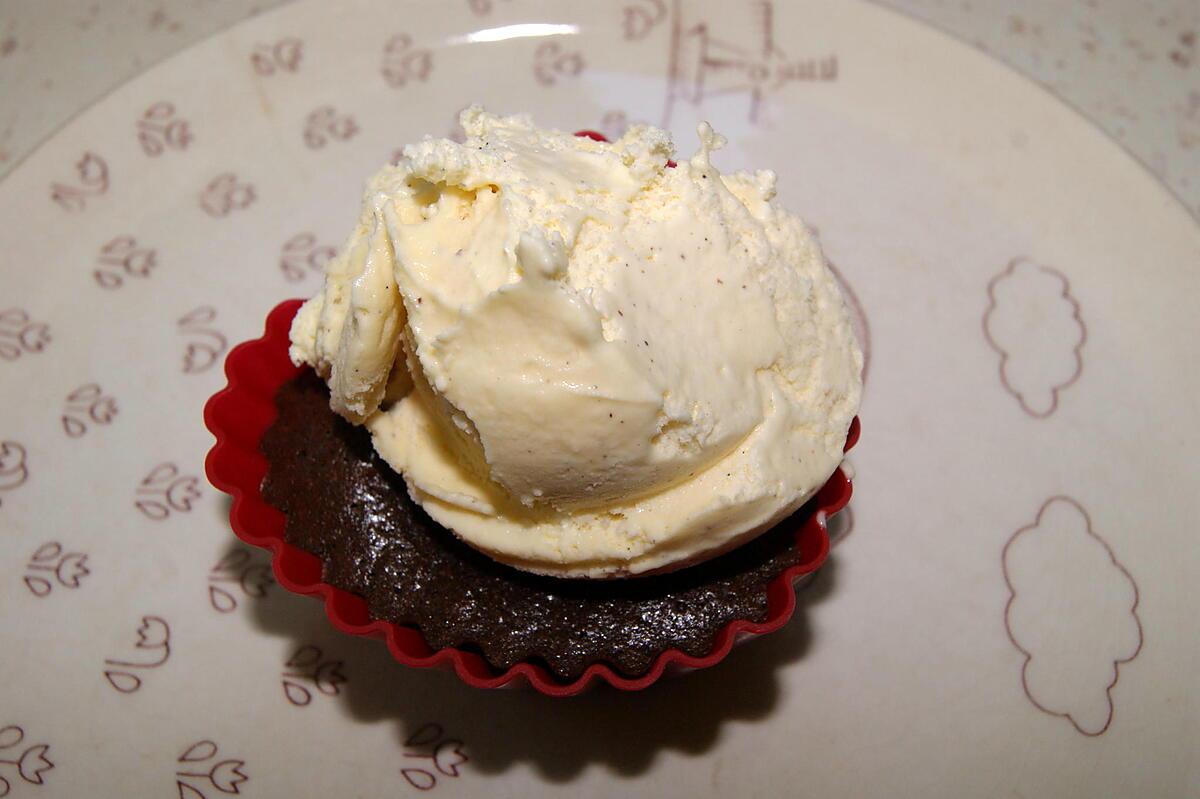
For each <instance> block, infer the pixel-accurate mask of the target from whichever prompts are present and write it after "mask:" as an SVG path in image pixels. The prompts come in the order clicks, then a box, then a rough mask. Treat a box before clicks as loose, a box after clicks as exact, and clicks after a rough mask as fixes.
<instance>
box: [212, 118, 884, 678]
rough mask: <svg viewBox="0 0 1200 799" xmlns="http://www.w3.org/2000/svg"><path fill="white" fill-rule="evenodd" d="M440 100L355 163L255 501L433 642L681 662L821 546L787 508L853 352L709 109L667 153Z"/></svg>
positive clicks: (299, 315) (665, 143)
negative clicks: (406, 137) (415, 129)
mask: <svg viewBox="0 0 1200 799" xmlns="http://www.w3.org/2000/svg"><path fill="white" fill-rule="evenodd" d="M461 122H462V125H463V128H464V130H465V131H466V134H467V136H466V140H465V141H464V142H463V143H457V142H454V141H450V140H445V139H425V140H424V141H421V142H419V143H417V144H413V145H410V146H409V147H406V148H405V149H404V151H403V157H402V158H401V159H400V160H399V162H398V163H397V164H395V165H394V166H388V167H386V168H384V169H383V171H381V172H380V173H379V174H378V175H376V176H375V177H374V178H373V179H372V180H371V181H370V183H369V185H368V187H367V190H366V193H365V197H364V201H363V206H362V212H361V214H360V217H359V220H358V224H357V226H356V228H355V230H354V231H353V233H352V234H351V236H350V238H349V240H348V241H347V243H346V245H345V246H344V248H343V249H342V251H341V252H340V253H339V255H338V256H337V257H335V258H334V259H332V260H331V261H330V262H329V264H328V266H327V268H326V276H325V283H324V286H323V288H322V290H321V291H319V292H318V293H317V294H316V295H315V296H314V297H312V298H311V299H310V300H308V301H307V302H306V303H304V305H303V306H302V307H300V308H299V310H298V311H297V312H296V313H295V317H294V321H292V323H291V327H290V348H289V355H290V358H291V361H292V362H293V363H294V364H295V365H296V366H297V367H305V369H304V371H303V372H302V373H301V374H300V375H299V376H298V377H296V378H295V379H292V380H288V381H287V382H285V383H284V384H283V385H282V387H281V388H280V389H279V391H278V393H277V394H276V395H275V397H274V405H275V409H274V410H275V413H276V418H275V419H274V420H273V421H272V422H271V423H270V425H269V426H268V428H267V429H266V430H265V433H264V434H263V435H262V437H261V452H262V454H263V455H264V456H265V457H266V460H267V467H266V475H265V479H264V480H263V483H262V498H263V499H265V501H266V502H267V503H268V504H270V505H272V506H273V507H275V508H278V509H279V510H281V511H282V512H283V513H284V514H285V516H286V520H287V521H286V539H287V541H288V542H289V543H290V544H292V545H295V546H298V547H300V548H301V549H303V550H305V551H307V552H311V553H313V554H315V555H317V556H318V557H319V558H320V559H321V561H322V563H323V577H322V579H323V580H324V581H325V582H327V583H331V584H333V585H336V586H339V587H340V588H342V589H344V590H346V591H350V592H352V593H354V594H356V595H358V596H360V597H363V598H364V599H365V601H366V603H367V605H368V606H369V608H370V614H371V616H372V617H374V618H379V619H386V620H387V621H389V622H392V623H396V624H401V625H413V626H415V627H416V628H418V629H419V630H420V632H421V634H422V636H423V637H424V639H425V640H426V642H427V643H428V644H429V646H430V647H432V648H443V647H449V648H453V647H463V648H466V649H467V650H469V651H474V652H478V653H479V654H480V655H481V656H482V657H483V658H484V659H486V661H487V662H488V663H489V664H490V665H491V666H492V667H494V668H496V669H506V668H511V667H513V666H514V665H516V664H521V663H526V662H534V663H537V664H538V665H539V667H545V668H548V669H549V670H550V672H551V673H552V674H553V675H554V676H555V677H556V678H558V679H560V680H569V679H573V678H577V677H578V676H579V675H580V674H582V673H584V672H585V670H587V669H588V668H589V667H593V666H595V665H596V664H605V666H604V667H605V668H607V667H608V666H611V667H613V668H615V669H616V671H617V672H619V673H620V674H623V675H626V676H630V675H638V674H641V673H645V672H646V671H647V670H648V669H651V668H652V667H653V666H654V664H655V663H656V662H657V661H658V660H660V659H661V657H662V655H663V653H664V652H668V651H672V650H675V651H681V652H684V653H686V654H688V655H690V656H692V657H701V656H703V655H704V654H705V653H707V652H709V651H710V650H711V649H712V648H713V645H714V641H715V640H716V639H717V638H719V637H720V636H721V634H722V632H728V630H727V628H728V627H729V626H730V625H731V624H733V623H735V622H739V621H741V622H750V623H762V622H763V621H764V620H765V619H766V618H767V617H768V615H769V608H768V605H769V604H770V603H769V602H768V594H769V593H770V586H771V583H772V581H773V580H776V579H777V578H779V577H780V575H782V574H785V573H788V572H789V570H791V571H792V572H793V573H794V572H795V570H796V567H797V566H798V565H799V564H800V563H801V562H804V563H807V564H808V565H809V566H811V567H812V568H815V565H814V564H813V563H812V561H813V558H814V556H815V555H818V554H819V555H820V556H822V557H823V554H824V548H823V547H821V546H818V547H817V549H819V550H820V552H819V553H817V552H816V551H815V550H814V549H813V547H812V546H811V545H810V546H807V547H806V546H803V545H802V542H801V541H800V538H799V537H798V536H797V535H796V528H797V527H798V526H799V527H804V526H805V525H807V524H808V523H809V522H810V521H811V520H810V519H809V518H808V517H809V516H812V515H813V513H815V514H816V516H818V517H820V518H819V519H817V520H816V521H817V522H818V525H817V526H818V527H823V524H824V513H823V512H818V511H815V510H813V509H812V507H811V505H810V506H806V503H809V502H810V500H813V498H814V496H816V495H817V494H818V492H819V491H820V490H821V489H822V487H823V486H827V483H828V484H832V483H833V482H834V480H832V479H831V478H840V479H841V480H842V481H844V482H845V485H844V487H845V493H846V497H848V491H849V484H848V481H845V478H844V476H843V475H841V473H840V471H838V466H839V464H840V463H841V460H842V457H843V452H844V450H845V449H846V448H847V446H848V444H852V443H853V442H852V441H848V435H850V431H851V422H852V420H854V418H855V414H856V412H857V409H858V404H859V399H860V396H861V389H862V380H861V371H862V355H861V352H860V351H859V348H858V346H857V344H856V342H855V340H854V334H853V332H852V329H851V322H850V318H849V315H848V313H847V310H846V307H845V304H844V302H843V299H842V297H841V294H840V293H839V290H838V287H837V284H836V282H835V280H834V277H833V275H832V273H831V272H830V270H829V268H828V266H827V265H826V262H825V260H824V258H823V256H822V254H821V251H820V248H819V246H818V244H817V242H816V240H815V239H814V237H813V236H812V235H811V234H810V232H809V231H808V229H807V228H806V227H805V226H804V224H803V223H802V222H801V221H800V220H799V219H798V218H797V217H796V216H794V215H792V214H790V213H788V212H787V211H785V210H783V209H782V208H780V207H779V206H778V205H777V204H776V203H775V202H774V200H773V198H774V195H775V176H774V174H773V173H771V172H769V171H760V172H757V173H741V172H739V173H734V174H722V173H721V172H720V171H719V170H718V169H717V168H716V167H715V166H714V165H713V163H712V158H711V157H712V154H713V152H715V151H716V150H718V149H719V148H720V147H721V146H722V145H723V143H724V140H723V139H722V137H720V136H719V135H717V134H716V133H714V132H713V131H712V130H711V128H709V127H708V126H707V125H701V126H700V128H699V139H700V147H699V150H698V152H697V153H696V154H695V155H694V156H693V157H692V158H691V159H688V160H681V161H679V163H675V161H673V160H672V159H673V157H674V150H673V145H672V142H671V139H670V137H669V135H668V134H667V133H666V132H665V131H662V130H659V129H657V128H653V127H649V126H634V127H631V128H630V129H629V131H628V132H627V133H626V134H625V135H624V136H622V137H621V138H620V139H618V140H616V141H614V142H607V141H603V140H598V138H599V137H596V138H592V137H585V136H576V135H572V134H569V133H564V132H560V131H555V130H548V129H543V128H540V127H538V126H536V125H535V124H534V123H533V122H532V121H531V120H530V119H529V118H528V117H525V116H513V117H499V116H494V115H492V114H489V113H487V112H485V111H483V110H482V109H480V108H477V107H473V108H470V109H468V110H467V111H465V112H463V115H462V118H461ZM268 332H270V331H268ZM231 360H232V356H231ZM231 375H232V370H231ZM218 435H219V434H218ZM846 497H842V498H841V500H840V501H841V504H844V502H845V498H846ZM837 507H840V505H837ZM806 508H807V509H808V512H807V513H806V510H805V509H806ZM820 532H821V535H824V530H823V529H821V531H820ZM810 543H811V542H810ZM819 543H822V544H824V546H827V540H826V539H822V541H821V542H819ZM818 560H819V558H818ZM808 570H811V568H810V569H808ZM789 590H790V588H789ZM788 610H789V612H790V606H789V608H788Z"/></svg>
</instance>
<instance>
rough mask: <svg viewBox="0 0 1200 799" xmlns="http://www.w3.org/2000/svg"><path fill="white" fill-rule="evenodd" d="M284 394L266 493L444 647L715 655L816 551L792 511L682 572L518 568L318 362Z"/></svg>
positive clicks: (358, 586)
mask: <svg viewBox="0 0 1200 799" xmlns="http://www.w3.org/2000/svg"><path fill="white" fill-rule="evenodd" d="M275 404H276V407H277V409H278V411H279V416H278V418H277V419H276V421H275V422H274V423H273V425H272V426H271V427H270V428H269V429H268V431H267V433H266V435H265V436H264V437H263V439H262V442H261V451H262V452H263V454H264V455H265V456H266V458H267V460H268V462H269V464H270V465H269V469H268V472H267V475H266V477H265V478H264V480H263V486H262V493H263V497H264V498H265V499H266V500H267V501H268V502H269V503H271V504H272V505H274V506H275V507H277V508H278V509H279V510H281V511H282V512H283V513H284V514H286V516H287V530H286V537H287V540H288V541H289V542H290V543H291V544H293V545H295V546H297V547H299V548H301V549H304V550H306V551H308V552H311V553H313V554H314V555H316V556H318V557H319V558H321V560H322V561H323V562H324V563H325V573H324V575H323V579H324V580H325V581H326V582H328V583H330V584H332V585H335V586H337V587H339V588H342V589H343V590H346V591H350V592H353V593H355V594H358V595H360V596H362V597H364V598H365V599H366V600H367V602H368V605H369V608H370V612H371V615H372V616H373V617H375V618H378V619H383V620H386V621H391V622H395V623H398V624H406V625H412V626H415V627H417V628H419V629H420V631H421V633H422V635H423V636H424V638H425V640H426V641H427V642H428V643H429V645H430V646H431V647H434V648H442V647H447V646H455V647H459V648H468V649H475V650H477V651H479V652H480V653H482V655H483V656H484V657H485V658H486V659H487V660H488V662H489V663H491V664H492V665H493V666H495V667H496V668H498V669H505V668H507V667H509V666H511V665H513V664H514V663H517V662H520V661H524V660H534V661H541V662H543V663H545V664H546V665H547V666H548V667H549V669H550V670H551V671H552V672H553V673H554V674H556V675H558V676H559V677H561V678H564V679H571V678H574V677H576V676H578V675H579V674H580V673H581V672H582V671H583V670H584V669H585V668H586V667H587V666H588V665H589V664H591V663H595V662H598V661H603V662H606V663H608V664H609V665H611V666H613V667H614V668H616V669H617V670H618V671H620V672H622V673H624V674H626V675H628V676H636V675H638V674H641V673H644V672H645V671H646V670H647V669H648V668H649V667H650V666H651V664H652V663H653V662H654V659H655V658H656V657H657V656H658V654H659V653H660V652H662V651H664V650H666V649H669V648H676V649H679V650H682V651H683V652H686V653H687V654H689V655H693V656H702V655H705V654H707V653H708V652H709V651H711V649H712V643H713V637H714V636H715V634H716V633H717V631H719V630H720V629H721V628H722V627H723V626H725V625H726V624H727V623H728V622H730V621H731V620H734V619H749V620H762V619H764V618H765V617H766V615H767V586H768V584H769V583H770V581H771V580H772V578H774V577H775V576H777V575H778V574H780V573H781V572H782V571H784V570H785V569H787V568H788V567H790V566H793V565H795V564H797V563H800V562H803V561H805V560H807V559H808V558H809V557H811V554H812V553H810V552H803V551H798V548H797V547H796V546H794V543H795V531H796V527H795V524H793V523H790V520H789V521H785V522H784V523H782V524H780V525H778V526H777V527H776V528H774V529H773V530H770V531H768V532H767V533H765V534H763V535H761V536H759V537H758V538H756V539H755V540H753V541H752V542H750V543H748V544H746V545H743V546H741V547H738V548H737V549H736V550H734V551H732V552H730V553H728V554H726V555H723V556H721V557H719V558H716V559H714V560H710V561H707V562H705V563H702V564H700V565H698V566H693V567H691V568H687V569H684V570H682V571H678V572H674V573H670V574H663V575H656V576H650V577H641V578H633V579H627V580H609V581H588V580H563V579H557V578H550V577H540V576H537V575H532V574H528V573H525V572H521V571H517V570H515V569H512V568H509V567H507V566H504V565H502V564H499V563H497V562H495V561H493V560H491V559H490V558H488V557H487V556H485V555H483V554H481V553H479V552H477V551H476V550H474V549H472V548H470V547H469V546H467V545H465V544H463V543H462V542H461V541H459V540H458V539H457V538H456V537H455V536H454V534H453V533H451V532H450V531H449V530H447V529H446V528H444V527H442V526H440V525H438V524H437V523H436V522H434V521H432V520H431V519H430V518H429V517H428V516H427V515H426V514H425V512H424V511H423V510H422V509H421V508H420V506H418V505H417V504H415V503H414V502H413V501H412V500H411V499H409V496H408V492H407V490H406V489H405V485H404V480H403V478H402V477H401V476H400V475H398V474H396V473H395V472H394V471H393V470H392V469H391V468H390V467H389V466H388V465H387V464H386V463H385V462H384V461H383V460H381V459H380V458H379V456H378V455H377V454H376V453H375V450H374V448H373V447H372V445H371V440H370V434H369V433H368V432H367V431H366V430H364V429H363V428H362V427H354V426H352V425H350V424H348V423H347V422H345V421H344V420H343V419H341V418H340V417H339V416H337V415H336V414H334V413H332V412H331V411H330V409H329V393H328V389H327V388H326V386H325V384H324V383H323V382H322V381H321V380H320V379H318V378H317V377H316V376H315V375H313V374H312V373H311V372H305V373H304V374H303V375H301V376H300V377H299V378H297V379H295V380H293V381H291V382H289V383H285V384H284V385H283V386H282V387H281V388H280V389H279V391H278V393H277V394H276V398H275ZM806 514H807V510H806V509H802V510H801V511H800V512H799V513H798V514H797V516H796V519H797V520H799V519H802V518H803V517H804V516H805V515H806ZM797 523H798V522H797Z"/></svg>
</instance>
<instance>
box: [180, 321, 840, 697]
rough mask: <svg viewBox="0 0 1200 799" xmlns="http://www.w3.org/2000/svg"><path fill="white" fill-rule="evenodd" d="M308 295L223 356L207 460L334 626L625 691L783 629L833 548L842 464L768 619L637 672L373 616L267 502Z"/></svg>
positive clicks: (544, 681) (410, 657)
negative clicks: (280, 405)
mask: <svg viewBox="0 0 1200 799" xmlns="http://www.w3.org/2000/svg"><path fill="white" fill-rule="evenodd" d="M301 302H302V301H301V300H288V301H287V302H283V303H280V304H279V305H278V306H276V307H275V309H274V310H272V311H271V313H270V315H268V316H267V324H266V330H265V332H264V334H263V337H262V338H258V339H254V340H252V341H246V342H243V343H242V344H239V345H238V346H236V347H234V348H233V350H232V351H230V353H229V356H228V357H227V358H226V360H225V375H226V377H227V378H228V380H229V384H228V385H227V386H226V387H225V388H224V389H222V390H221V391H219V392H217V393H216V394H214V395H213V396H212V398H211V399H209V401H208V403H207V404H206V405H205V406H204V422H205V424H206V425H207V426H208V429H209V430H210V431H212V434H213V435H214V436H216V439H217V443H216V444H215V445H214V446H213V448H212V449H211V450H210V451H209V453H208V457H207V459H206V460H205V470H206V471H207V473H208V479H209V480H210V481H211V482H212V484H213V485H214V486H216V487H217V488H218V489H220V490H221V491H224V492H225V493H227V494H230V495H231V496H232V497H233V506H232V508H231V509H230V511H229V523H230V525H231V526H232V527H233V531H234V532H235V533H236V534H237V536H238V538H240V539H242V540H243V541H245V542H246V543H248V544H252V545H254V546H257V547H262V548H264V549H269V550H271V552H272V553H273V565H274V568H275V576H276V578H277V579H278V581H279V584H280V585H282V586H283V587H284V588H286V589H288V590H289V591H294V592H296V593H298V594H308V595H310V596H318V597H320V598H322V599H323V600H324V601H325V612H326V614H327V615H328V616H329V620H330V621H331V622H333V626H335V627H337V628H338V629H339V630H341V631H342V632H346V633H350V634H352V635H369V636H372V637H376V638H382V639H383V640H384V641H386V642H387V646H388V649H390V650H391V653H392V655H393V656H394V657H395V658H396V660H398V661H400V662H401V663H403V664H405V665H407V666H419V667H422V668H426V667H430V666H438V667H442V668H447V669H453V671H454V672H455V673H456V674H457V675H458V676H459V677H460V678H462V680H463V682H466V683H467V684H469V685H473V686H476V687H477V688H499V687H501V686H504V685H508V684H510V683H514V684H519V683H520V681H522V680H524V681H527V682H528V683H529V685H531V686H532V687H533V688H535V689H537V690H538V691H540V692H541V693H544V694H548V695H550V696H571V695H574V694H577V693H579V692H580V691H582V690H584V689H585V688H586V687H588V685H589V684H590V683H592V682H593V681H594V680H600V681H603V682H607V683H609V684H610V685H613V686H615V687H617V688H620V689H623V690H627V691H637V690H641V689H643V688H645V687H647V686H649V685H651V684H652V683H654V682H656V681H657V680H658V678H659V677H661V676H662V675H663V672H664V671H666V670H667V669H668V668H670V669H673V670H677V669H701V668H706V667H708V666H712V665H714V664H716V663H719V662H720V661H722V660H724V658H725V656H726V655H728V654H729V650H730V649H731V648H732V647H733V644H734V642H735V640H736V639H737V638H739V637H741V636H746V635H762V634H764V633H769V632H773V631H775V630H778V629H779V628H780V627H782V626H783V624H784V623H785V622H786V621H787V620H788V619H789V618H791V616H792V612H793V611H794V610H795V608H796V592H795V589H794V585H793V581H794V580H796V579H797V578H798V577H800V576H802V575H805V574H810V573H812V572H814V571H816V570H817V568H819V567H820V566H821V564H822V563H824V562H825V558H826V557H827V556H828V554H829V530H828V527H827V524H826V522H827V520H828V518H829V517H830V516H832V515H833V514H835V513H837V512H838V511H839V510H841V509H842V508H843V507H845V506H846V503H847V502H849V501H850V494H851V492H852V486H851V483H850V479H849V478H848V477H847V476H846V474H845V473H844V472H843V471H842V470H841V468H838V470H837V471H835V472H834V473H833V476H832V477H830V478H829V480H828V481H827V482H826V483H825V485H824V486H823V487H822V488H821V490H820V491H818V492H817V494H816V496H815V497H814V498H813V499H812V500H810V501H809V503H808V504H807V505H806V506H805V509H806V511H807V513H806V515H805V516H804V517H803V519H802V520H801V521H799V522H798V525H799V526H798V527H797V529H796V547H797V549H799V550H800V551H801V552H802V553H803V554H804V556H805V557H804V560H803V562H801V563H799V564H797V565H795V566H792V567H791V568H789V569H788V570H786V571H785V572H783V573H782V574H780V575H778V576H777V577H775V578H774V579H773V580H771V582H770V584H769V585H768V587H767V618H766V619H765V620H764V621H761V622H755V621H747V620H737V621H733V622H730V623H729V624H728V625H726V626H725V627H724V628H722V629H721V630H720V632H718V633H717V635H716V637H715V638H714V640H713V647H712V650H711V651H710V652H709V653H708V654H707V655H704V656H703V657H692V656H690V655H687V654H684V653H683V652H681V651H679V650H677V649H668V650H665V651H663V652H662V653H661V654H660V655H659V656H658V657H657V658H656V659H655V661H654V663H653V664H652V665H651V667H650V668H649V669H648V670H647V671H646V672H645V673H644V674H642V675H640V676H637V677H626V676H624V675H622V674H620V673H618V672H617V671H615V670H614V669H612V668H611V667H609V666H608V665H607V664H604V663H594V664H592V665H591V666H588V667H587V669H586V670H585V671H584V672H583V674H581V675H580V676H579V677H577V678H576V679H574V680H570V681H566V680H561V679H559V678H558V677H556V676H555V675H554V674H552V673H551V672H550V671H549V670H547V669H546V668H545V667H543V666H541V665H540V664H537V663H529V662H522V663H518V664H516V665H514V666H512V667H511V668H508V669H504V670H500V669H496V668H494V667H493V666H491V665H490V664H489V663H488V662H487V661H486V660H484V658H483V657H482V656H481V655H479V654H477V653H475V652H470V651H467V650H462V649H457V648H454V647H447V648H445V649H439V650H436V651H435V650H434V649H432V648H430V646H429V645H428V644H427V643H425V639H424V638H423V637H422V636H421V632H420V630H418V629H417V628H415V627H412V626H407V625H402V624H394V623H392V622H387V621H381V620H378V619H372V618H371V616H370V614H369V612H368V610H367V603H366V601H365V600H364V599H363V598H362V597H359V596H357V595H355V594H352V593H350V592H348V591H344V590H342V589H340V588H337V587H336V586H332V585H329V584H328V583H325V582H322V581H321V574H322V568H323V564H322V562H321V560H320V559H318V558H317V557H316V556H315V555H312V554H310V553H308V552H305V551H304V550H302V549H299V548H297V547H294V546H292V545H291V544H289V543H287V541H285V540H284V527H285V523H286V518H285V516H284V515H283V513H281V512H280V511H279V510H277V509H275V508H273V507H271V506H270V505H268V504H267V502H266V501H265V500H264V499H263V497H262V494H261V492H260V487H261V485H262V481H263V477H264V476H266V473H267V461H266V458H264V457H263V455H262V454H261V453H260V452H259V448H258V444H259V440H260V439H261V438H262V436H263V433H265V432H266V430H267V428H268V427H270V425H271V423H272V422H273V421H274V420H275V416H276V411H275V393H276V391H277V390H278V389H279V387H280V386H282V385H283V384H284V383H286V382H288V381H289V380H292V379H293V378H295V377H296V376H297V375H299V374H300V371H301V370H300V369H299V368H297V367H296V366H293V365H292V362H291V361H290V360H289V359H288V354H287V351H288V344H289V340H288V333H289V331H290V329H291V324H292V317H294V316H295V315H296V311H297V310H298V309H299V308H300V305H301ZM858 434H859V424H858V419H857V418H856V419H855V420H854V422H853V423H852V424H851V426H850V433H849V436H848V438H847V440H846V450H849V449H850V448H851V447H853V446H854V444H855V443H856V442H857V441H858ZM798 518H799V517H798V516H793V517H792V519H791V520H790V521H791V522H796V520H797V519H798ZM648 579H652V578H648Z"/></svg>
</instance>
